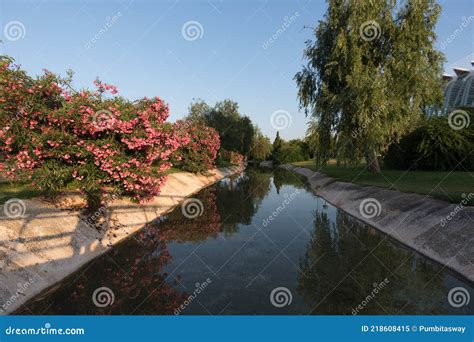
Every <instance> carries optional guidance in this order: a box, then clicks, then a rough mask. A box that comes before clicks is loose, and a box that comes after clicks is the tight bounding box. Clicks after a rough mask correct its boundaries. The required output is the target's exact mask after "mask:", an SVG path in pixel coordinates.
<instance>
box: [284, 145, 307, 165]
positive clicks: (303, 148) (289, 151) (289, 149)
mask: <svg viewBox="0 0 474 342" xmlns="http://www.w3.org/2000/svg"><path fill="white" fill-rule="evenodd" d="M308 159H310V153H309V149H308V145H307V144H306V143H305V142H303V141H301V140H299V139H294V140H290V141H288V142H286V141H284V142H283V143H282V146H281V150H280V152H279V162H280V163H282V164H286V163H292V162H296V161H304V160H308Z"/></svg>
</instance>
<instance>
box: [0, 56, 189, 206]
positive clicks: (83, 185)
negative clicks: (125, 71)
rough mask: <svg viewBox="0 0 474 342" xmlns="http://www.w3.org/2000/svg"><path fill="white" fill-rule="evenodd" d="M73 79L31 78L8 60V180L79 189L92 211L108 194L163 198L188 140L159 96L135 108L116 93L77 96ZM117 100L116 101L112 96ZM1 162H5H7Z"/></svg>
mask: <svg viewBox="0 0 474 342" xmlns="http://www.w3.org/2000/svg"><path fill="white" fill-rule="evenodd" d="M71 77H72V75H69V78H67V79H62V78H60V77H58V76H56V75H54V74H52V73H51V72H48V71H45V73H44V75H43V76H41V77H39V78H35V79H33V78H31V77H29V76H27V75H26V73H25V72H24V71H22V70H20V68H19V67H18V66H15V65H14V64H13V62H12V60H11V59H9V58H6V57H2V58H1V59H0V124H1V125H2V127H3V129H2V130H1V131H0V154H2V158H3V159H4V160H5V165H6V168H7V172H6V174H7V176H9V177H10V178H13V179H18V180H30V181H32V183H33V185H35V186H37V187H39V188H40V189H43V190H61V189H63V188H64V187H66V186H68V185H69V184H73V183H74V184H77V186H78V187H79V188H80V189H81V190H83V191H84V192H85V193H86V195H87V198H88V204H89V207H93V206H97V205H98V204H99V203H100V201H101V194H102V192H103V190H104V187H107V188H109V189H110V188H111V189H112V190H113V191H114V192H120V193H122V194H125V195H129V196H131V197H132V198H133V199H135V200H137V201H139V202H142V201H144V200H147V199H149V198H151V197H153V196H155V195H157V194H158V193H159V192H160V188H161V186H162V185H163V183H164V182H165V176H164V171H166V170H167V169H168V168H169V167H171V163H170V161H169V159H170V157H171V154H172V153H173V152H174V151H175V150H176V149H177V148H179V147H180V144H181V141H180V137H178V136H176V135H175V133H174V130H173V126H172V125H171V124H169V123H166V122H165V121H166V119H167V117H168V106H167V105H166V104H165V103H164V102H163V101H162V100H161V99H160V98H158V97H156V98H154V99H147V98H144V99H142V100H139V101H136V102H134V103H131V102H129V101H127V100H125V99H124V98H121V97H117V96H112V95H114V94H116V93H117V89H116V88H115V87H114V86H111V85H108V84H105V83H102V82H100V81H96V82H95V85H96V87H97V90H96V91H89V90H82V91H79V92H76V91H71V90H70V89H71V86H70V82H71ZM107 93H110V95H107ZM2 158H0V159H2Z"/></svg>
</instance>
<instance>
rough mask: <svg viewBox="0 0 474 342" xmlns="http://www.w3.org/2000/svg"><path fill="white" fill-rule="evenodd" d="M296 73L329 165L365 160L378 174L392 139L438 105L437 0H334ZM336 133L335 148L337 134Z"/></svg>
mask: <svg viewBox="0 0 474 342" xmlns="http://www.w3.org/2000/svg"><path fill="white" fill-rule="evenodd" d="M328 4H329V7H328V11H327V13H326V15H325V17H324V19H323V20H322V21H321V22H320V23H319V25H318V27H317V28H316V29H315V40H314V41H308V42H307V46H306V49H305V51H304V57H305V59H306V60H307V61H308V63H307V65H306V66H304V67H303V70H302V71H301V72H299V73H297V74H296V76H295V79H296V82H297V85H298V88H299V91H298V96H299V99H300V105H301V107H303V108H305V109H306V112H307V113H310V114H311V115H313V116H314V118H315V119H316V120H317V122H318V131H319V149H318V150H317V158H316V160H317V161H319V162H320V163H321V164H325V163H326V162H327V160H328V159H329V156H330V155H331V152H335V155H336V157H337V158H338V159H339V160H343V161H350V162H357V161H358V160H360V159H361V157H365V159H366V163H367V167H368V169H369V170H370V171H372V172H378V171H380V167H379V164H378V159H377V156H378V155H379V154H380V153H381V152H382V151H383V150H384V149H386V148H387V146H388V144H389V142H390V141H392V140H393V139H394V138H399V137H400V136H401V135H402V134H404V133H406V132H407V131H409V130H410V129H411V128H412V127H413V126H414V124H415V123H416V122H417V121H418V120H419V119H420V118H421V117H422V116H423V112H424V110H425V109H426V107H427V106H429V105H431V104H435V103H437V102H439V101H440V100H441V98H442V94H441V89H442V88H441V83H440V82H441V78H440V75H441V63H442V61H443V57H442V55H441V54H440V53H439V52H437V51H436V50H435V49H434V47H433V44H434V41H435V38H436V35H435V33H434V27H435V24H436V21H437V18H438V16H439V13H440V7H439V5H437V4H436V3H435V0H406V1H403V2H402V1H397V0H378V1H358V0H329V1H328ZM333 134H335V144H334V148H335V151H331V149H332V144H331V143H330V142H331V136H332V135H333Z"/></svg>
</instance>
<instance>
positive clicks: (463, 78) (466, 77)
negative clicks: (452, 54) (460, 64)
mask: <svg viewBox="0 0 474 342" xmlns="http://www.w3.org/2000/svg"><path fill="white" fill-rule="evenodd" d="M471 65H472V66H474V61H471ZM453 70H454V73H455V75H448V74H444V75H443V79H444V80H446V81H447V82H448V83H447V84H446V88H444V105H443V108H442V109H441V113H442V114H448V113H450V112H451V111H453V110H454V109H455V108H458V107H474V69H471V70H469V69H464V68H454V69H453Z"/></svg>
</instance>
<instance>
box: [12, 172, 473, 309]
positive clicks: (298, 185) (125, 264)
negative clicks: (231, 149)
mask: <svg viewBox="0 0 474 342" xmlns="http://www.w3.org/2000/svg"><path fill="white" fill-rule="evenodd" d="M297 189H298V192H297V195H296V196H294V197H292V200H291V202H288V204H287V205H286V206H285V208H284V210H281V211H278V214H277V216H276V217H275V219H274V220H272V221H271V222H269V224H268V225H263V224H262V222H263V220H264V219H265V218H267V217H269V215H272V213H274V212H275V211H276V208H277V207H278V206H280V205H281V204H282V203H283V202H284V201H285V199H288V198H289V196H290V195H291V194H295V193H296V190H297ZM195 197H197V198H199V199H200V200H201V201H202V203H203V208H204V211H203V212H202V215H201V216H198V217H196V218H194V219H188V218H186V217H184V216H183V214H182V212H181V208H180V207H178V208H176V209H175V210H174V211H172V212H171V213H170V214H168V215H167V216H165V217H162V218H161V219H160V220H157V221H155V222H153V223H152V224H150V225H148V226H147V227H146V228H145V229H143V230H142V231H140V232H139V233H137V234H135V235H133V236H132V237H131V238H129V239H127V240H126V241H124V242H123V243H121V244H120V245H119V246H116V248H114V249H113V250H111V251H109V252H108V253H106V254H104V255H103V256H101V257H100V258H98V259H96V260H94V261H93V262H91V263H90V264H88V265H87V266H86V267H84V268H83V269H81V270H79V271H78V272H76V273H75V274H74V275H73V276H71V277H69V278H68V279H67V280H66V281H64V282H62V283H61V284H59V285H58V286H55V287H54V288H53V289H50V290H49V291H46V292H44V293H43V294H41V295H40V296H38V297H37V298H35V299H34V300H33V301H31V302H29V303H27V305H26V306H24V307H23V308H21V309H20V310H19V311H18V313H22V314H137V315H138V314H142V315H147V314H165V315H172V314H173V313H174V312H175V310H176V309H177V308H181V309H180V310H179V312H180V314H345V315H350V314H353V313H357V314H472V313H474V306H473V303H470V304H469V305H468V306H465V307H462V308H459V309H455V308H452V307H451V306H450V305H449V304H448V302H447V293H448V291H449V290H450V289H451V288H453V287H455V286H463V287H464V288H466V289H467V290H468V291H470V292H471V293H473V292H472V291H473V289H472V284H470V283H468V282H467V281H465V280H462V279H460V278H458V277H457V276H455V275H453V274H452V273H450V272H448V271H447V270H446V269H444V268H442V267H441V266H440V265H438V264H435V263H433V262H431V261H429V260H428V259H426V258H424V257H422V256H420V255H418V254H415V253H414V252H413V251H411V250H408V249H406V248H404V247H402V246H400V245H399V244H397V243H394V242H393V241H391V240H390V239H387V238H386V237H385V236H384V235H382V234H380V233H379V232H378V231H377V230H375V229H373V228H371V227H368V226H365V225H363V224H361V223H360V222H358V221H357V220H355V219H354V218H352V217H351V216H349V215H346V214H344V213H343V212H341V211H338V210H337V209H336V208H334V207H333V206H331V205H326V204H325V201H323V200H321V199H319V198H317V197H315V196H314V195H313V194H312V193H311V192H310V191H307V189H306V187H305V181H304V179H303V178H302V177H300V176H297V175H295V174H291V173H290V172H288V171H284V170H277V171H275V172H274V173H271V172H269V171H266V170H260V169H255V168H251V169H248V170H247V171H246V172H245V173H244V174H242V175H238V176H234V177H231V178H228V179H226V180H223V181H221V182H219V183H216V184H215V185H213V186H211V187H209V188H207V189H205V190H203V191H201V192H200V193H199V194H197V195H196V196H195ZM207 279H209V286H206V288H205V289H204V290H203V291H201V292H200V293H199V295H198V296H196V297H195V298H193V300H192V301H191V300H189V298H190V296H193V294H194V292H193V291H194V290H195V289H196V286H197V285H196V284H202V283H203V282H204V281H206V280H207ZM385 281H387V282H386V283H385ZM382 282H384V286H383V287H381V288H379V287H378V284H380V283H382ZM374 284H375V285H376V286H377V293H376V295H374V296H372V297H370V298H368V296H369V295H371V294H373V292H374V288H375V287H376V286H374ZM99 287H108V288H110V289H111V290H112V291H113V293H114V297H115V298H114V303H113V304H112V305H110V306H106V307H97V306H96V305H94V302H93V300H92V295H93V293H94V291H95V290H96V289H97V288H99ZM276 287H286V288H287V289H288V290H289V291H290V292H291V294H292V296H293V300H292V303H291V305H288V306H285V307H281V308H277V307H275V306H273V305H272V303H271V300H270V298H269V295H270V293H271V292H272V290H273V289H275V288H276ZM471 297H472V296H471ZM184 304H186V305H184ZM362 304H363V305H362ZM183 305H184V306H183ZM359 305H362V306H361V307H360V308H358V309H357V311H356V312H354V309H356V308H357V307H358V306H359Z"/></svg>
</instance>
